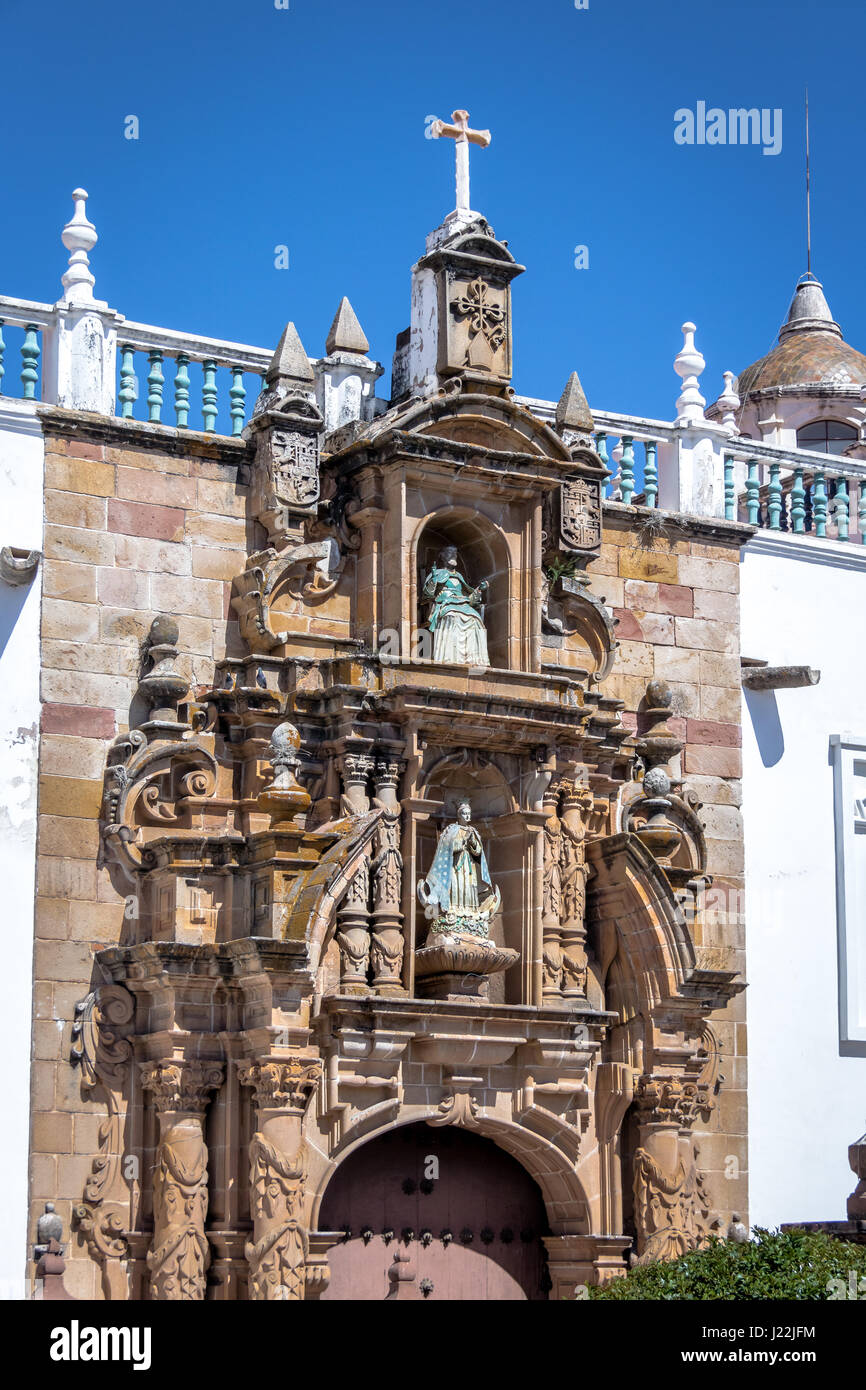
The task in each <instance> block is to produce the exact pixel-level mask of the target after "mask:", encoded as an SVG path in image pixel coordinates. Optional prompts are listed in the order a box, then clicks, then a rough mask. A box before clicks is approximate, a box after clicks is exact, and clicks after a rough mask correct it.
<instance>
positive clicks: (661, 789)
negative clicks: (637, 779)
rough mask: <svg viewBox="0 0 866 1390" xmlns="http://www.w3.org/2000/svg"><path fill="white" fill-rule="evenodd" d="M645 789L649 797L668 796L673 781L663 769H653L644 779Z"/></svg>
mask: <svg viewBox="0 0 866 1390" xmlns="http://www.w3.org/2000/svg"><path fill="white" fill-rule="evenodd" d="M643 789H644V791H645V792H646V795H647V796H651V797H657V796H659V797H661V796H667V794H668V792H669V791H670V789H671V779H670V778H669V777H668V775H667V773H666V772H665V771H664V769H663V768H660V767H654V768H652V769H651V770H650V771H649V772H648V773H647V774H646V776H645V777H644V779H643Z"/></svg>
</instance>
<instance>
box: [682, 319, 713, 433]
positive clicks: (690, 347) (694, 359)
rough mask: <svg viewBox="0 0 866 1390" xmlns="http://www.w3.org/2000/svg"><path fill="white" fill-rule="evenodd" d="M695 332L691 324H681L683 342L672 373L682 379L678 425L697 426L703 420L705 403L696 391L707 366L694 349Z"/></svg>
mask: <svg viewBox="0 0 866 1390" xmlns="http://www.w3.org/2000/svg"><path fill="white" fill-rule="evenodd" d="M696 331H697V330H696V328H695V325H694V324H693V323H684V324H683V337H684V338H685V342H684V343H683V348H682V352H680V353H679V355H678V356H677V358H676V359H675V361H674V371H675V372H676V374H677V376H680V377H682V379H683V389H682V393H681V395H680V397H679V399H678V401H677V410H678V412H679V414H678V415H677V420H676V423H677V424H678V425H697V424H701V423H702V422H703V419H704V406H705V405H706V401H705V400H704V398H703V396H702V395H701V393H700V391H699V389H698V377H699V376H700V374H701V372H702V371H703V370H704V367H705V366H706V365H707V364H706V362H705V361H704V359H703V357H702V356H701V354H700V352H699V351H698V349H697V348H696V347H695V333H696Z"/></svg>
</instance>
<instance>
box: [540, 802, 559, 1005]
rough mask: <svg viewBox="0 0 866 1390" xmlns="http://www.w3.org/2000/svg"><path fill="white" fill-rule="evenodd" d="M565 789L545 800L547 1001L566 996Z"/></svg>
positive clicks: (543, 928) (544, 966)
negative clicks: (561, 808)
mask: <svg viewBox="0 0 866 1390" xmlns="http://www.w3.org/2000/svg"><path fill="white" fill-rule="evenodd" d="M561 796H562V787H561V785H560V784H559V783H558V782H555V783H553V784H552V785H551V786H549V787H548V788H547V790H546V791H545V793H544V796H543V797H542V802H541V805H542V810H543V811H544V814H545V816H546V817H547V819H546V820H545V822H544V888H543V893H542V908H541V939H542V965H541V979H542V994H543V997H544V998H545V999H559V998H561V995H562V942H561V939H560V937H561V933H562V853H563V850H562V822H561V820H560V819H559V804H560V798H561Z"/></svg>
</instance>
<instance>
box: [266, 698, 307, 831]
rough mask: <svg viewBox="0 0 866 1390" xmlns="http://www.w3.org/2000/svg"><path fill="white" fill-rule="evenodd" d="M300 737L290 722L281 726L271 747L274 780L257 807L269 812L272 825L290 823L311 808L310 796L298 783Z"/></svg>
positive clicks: (269, 749) (277, 729)
mask: <svg viewBox="0 0 866 1390" xmlns="http://www.w3.org/2000/svg"><path fill="white" fill-rule="evenodd" d="M300 747H301V736H300V734H299V733H298V731H297V729H296V728H295V727H294V725H293V724H289V723H288V721H286V722H284V723H282V724H278V725H277V727H276V728H275V729H274V731H273V733H272V734H271V741H270V744H269V745H268V753H269V755H270V760H271V766H272V768H273V770H274V776H273V780H272V781H271V782H269V783H268V785H267V786H266V787H265V788H264V789H263V790H262V791H261V792H260V793H259V796H258V805H259V806H260V807H261V809H262V810H263V811H268V812H270V816H271V820H272V822H274V823H276V822H279V821H285V820H291V819H292V818H293V817H294V816H296V815H298V814H299V813H302V812H305V811H307V810H308V809H309V807H310V794H309V792H307V791H305V790H304V788H303V787H302V786H301V784H300V783H299V781H298V779H297V776H296V773H297V769H298V768H299V767H300V765H301V756H300Z"/></svg>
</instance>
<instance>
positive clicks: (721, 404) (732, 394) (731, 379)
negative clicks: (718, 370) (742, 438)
mask: <svg viewBox="0 0 866 1390" xmlns="http://www.w3.org/2000/svg"><path fill="white" fill-rule="evenodd" d="M722 375H723V377H724V379H725V389H724V391H723V392H722V394H721V395H720V396H719V399H718V400H717V401H716V405H717V406H718V408H719V409H720V410H721V412H722V424H723V425H724V427H725V429H728V430H730V432H731V434H736V433H737V418H736V417H737V411H738V410H739V408H740V398H739V396H738V395H737V387H736V381H737V378H736V377H735V376H734V373H733V372H723V373H722Z"/></svg>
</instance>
